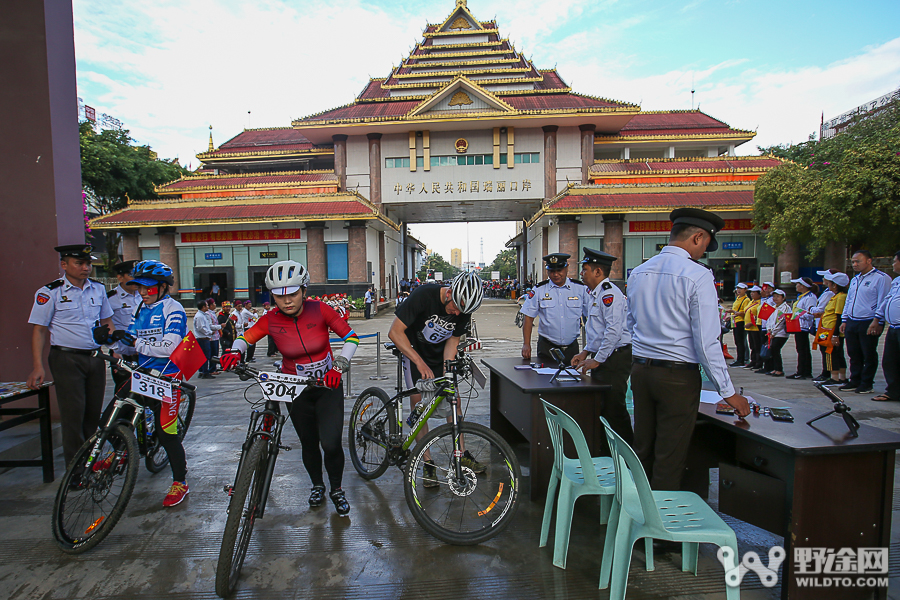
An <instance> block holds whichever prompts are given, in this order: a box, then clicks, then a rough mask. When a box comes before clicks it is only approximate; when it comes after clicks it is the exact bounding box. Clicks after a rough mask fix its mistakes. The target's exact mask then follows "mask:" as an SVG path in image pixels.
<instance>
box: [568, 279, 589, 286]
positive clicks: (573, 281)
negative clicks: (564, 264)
mask: <svg viewBox="0 0 900 600" xmlns="http://www.w3.org/2000/svg"><path fill="white" fill-rule="evenodd" d="M569 281H571V282H572V283H577V284H578V285H587V284H585V283H584V282H583V281H581V280H580V279H570V280H569Z"/></svg>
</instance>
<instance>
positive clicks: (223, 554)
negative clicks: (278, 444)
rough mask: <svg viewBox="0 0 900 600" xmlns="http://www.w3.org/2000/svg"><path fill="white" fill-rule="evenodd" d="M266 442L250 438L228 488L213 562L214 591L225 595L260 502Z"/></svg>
mask: <svg viewBox="0 0 900 600" xmlns="http://www.w3.org/2000/svg"><path fill="white" fill-rule="evenodd" d="M267 458H268V442H267V441H266V440H264V439H263V438H261V437H257V438H256V439H255V440H253V445H251V446H250V451H249V452H247V454H246V456H244V461H243V463H242V464H241V469H240V471H239V472H238V474H237V478H236V479H235V482H234V488H233V489H232V490H231V501H230V502H229V503H228V519H227V520H226V522H225V534H224V535H223V536H222V548H221V549H220V550H219V563H218V565H217V566H216V593H217V594H218V595H219V596H221V597H222V598H225V597H227V596H228V594H230V593H231V591H232V590H233V589H234V586H235V585H236V584H237V580H238V577H240V575H241V567H243V566H244V558H245V557H246V556H247V547H248V546H249V545H250V535H251V534H252V533H253V525H254V524H255V522H256V516H257V515H256V513H257V510H258V509H259V505H260V503H261V502H262V489H263V483H264V482H265V477H266V464H267V463H268V460H267Z"/></svg>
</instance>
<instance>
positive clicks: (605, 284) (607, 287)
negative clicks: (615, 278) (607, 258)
mask: <svg viewBox="0 0 900 600" xmlns="http://www.w3.org/2000/svg"><path fill="white" fill-rule="evenodd" d="M600 289H601V290H611V289H612V284H611V283H610V282H608V281H604V282H603V283H602V284H601V285H600Z"/></svg>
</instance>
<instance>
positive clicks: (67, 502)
mask: <svg viewBox="0 0 900 600" xmlns="http://www.w3.org/2000/svg"><path fill="white" fill-rule="evenodd" d="M99 441H100V434H99V433H98V434H96V435H94V436H93V437H91V438H90V439H89V440H87V441H86V442H85V443H84V444H83V445H82V446H81V448H79V450H78V453H77V454H76V455H75V458H73V459H72V462H71V463H69V468H68V469H67V470H66V474H65V475H64V476H63V479H62V482H61V483H60V486H59V491H58V492H57V493H56V502H54V504H53V536H54V537H55V538H56V543H57V544H58V545H59V547H60V548H61V549H62V551H63V552H67V553H70V554H80V553H81V552H85V551H87V550H90V549H91V548H93V547H94V546H96V545H97V544H99V543H100V542H101V541H102V540H103V538H105V537H106V536H107V535H109V532H110V531H112V529H113V527H115V526H116V523H117V522H118V520H119V518H121V516H122V513H124V512H125V507H126V506H127V505H128V501H129V500H130V499H131V493H132V492H133V491H134V483H135V481H137V474H138V447H137V441H136V440H135V439H134V435H133V434H132V433H131V430H130V429H129V428H128V427H125V426H124V425H116V426H114V427H112V428H110V429H109V430H107V434H106V439H105V440H104V442H103V443H102V444H99ZM98 444H99V448H97V453H96V455H95V457H94V459H93V460H91V454H92V452H93V451H94V447H95V446H97V445H98Z"/></svg>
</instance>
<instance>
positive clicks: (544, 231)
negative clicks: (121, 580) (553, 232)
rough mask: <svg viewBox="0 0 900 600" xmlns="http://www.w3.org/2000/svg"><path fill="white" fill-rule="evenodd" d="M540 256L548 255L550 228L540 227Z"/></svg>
mask: <svg viewBox="0 0 900 600" xmlns="http://www.w3.org/2000/svg"><path fill="white" fill-rule="evenodd" d="M541 252H542V254H541V256H547V255H548V254H550V228H549V227H541Z"/></svg>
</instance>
